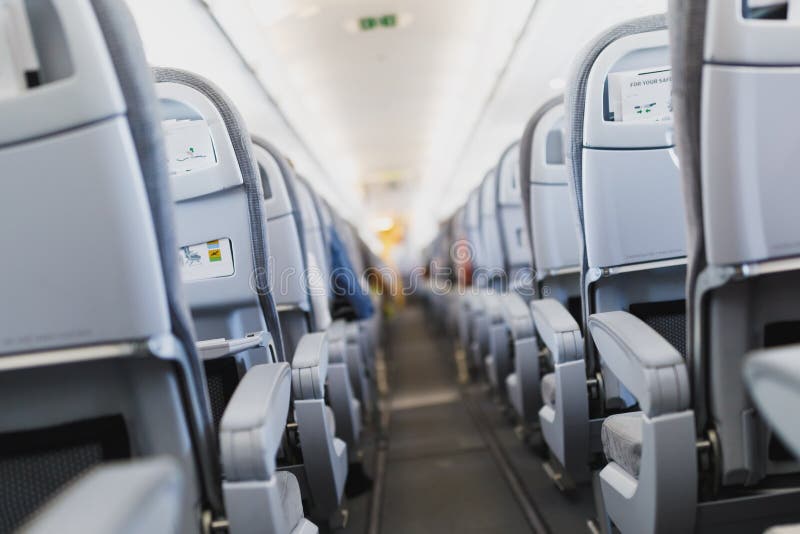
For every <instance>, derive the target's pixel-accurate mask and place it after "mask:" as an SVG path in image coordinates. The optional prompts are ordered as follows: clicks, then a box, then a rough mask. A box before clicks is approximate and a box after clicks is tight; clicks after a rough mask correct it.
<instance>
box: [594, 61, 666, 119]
mask: <svg viewBox="0 0 800 534" xmlns="http://www.w3.org/2000/svg"><path fill="white" fill-rule="evenodd" d="M608 105H609V111H611V112H612V113H613V116H614V122H619V121H623V122H632V121H653V122H658V121H664V120H669V119H671V118H672V70H671V69H670V67H657V68H652V69H647V70H645V71H622V72H612V73H610V74H609V75H608Z"/></svg>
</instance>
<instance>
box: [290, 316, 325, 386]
mask: <svg viewBox="0 0 800 534" xmlns="http://www.w3.org/2000/svg"><path fill="white" fill-rule="evenodd" d="M327 336H328V335H327V334H326V333H325V332H317V333H314V334H306V335H305V336H303V337H302V338H301V339H300V343H298V345H297V351H296V352H295V354H294V359H293V360H292V388H293V392H294V396H295V398H296V399H322V398H324V396H325V379H326V376H327V374H328V337H327Z"/></svg>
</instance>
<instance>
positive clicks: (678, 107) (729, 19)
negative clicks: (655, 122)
mask: <svg viewBox="0 0 800 534" xmlns="http://www.w3.org/2000/svg"><path fill="white" fill-rule="evenodd" d="M751 4H753V2H744V3H739V2H737V3H733V2H724V1H710V0H709V1H700V2H683V1H681V2H672V4H671V5H670V12H671V17H672V19H671V21H670V22H671V23H672V24H674V25H675V27H676V29H678V30H677V31H675V32H673V33H672V41H671V44H672V46H673V52H672V55H673V65H674V66H675V73H676V76H675V88H674V94H675V97H674V99H675V111H676V126H677V129H676V132H677V134H678V135H677V148H678V152H679V155H680V160H681V172H682V176H683V181H684V190H685V193H686V204H687V212H688V213H687V216H688V221H689V234H688V235H689V255H688V256H689V262H688V263H689V271H688V280H687V286H688V298H689V299H690V303H691V307H690V318H691V323H690V324H691V327H692V328H691V331H690V335H691V343H690V349H691V353H690V364H691V367H690V370H691V372H692V385H693V388H694V391H693V404H694V409H695V414H696V421H697V424H698V432H700V433H713V434H714V435H715V437H716V438H717V440H715V441H716V442H718V443H719V452H720V454H719V456H718V458H719V460H718V461H719V466H718V469H717V471H718V473H719V479H718V480H717V482H718V483H721V484H722V485H723V486H725V485H738V484H754V483H756V482H758V481H760V480H761V479H763V478H764V477H765V476H766V475H768V474H772V473H781V472H786V471H789V470H791V471H796V469H797V465H796V464H795V463H793V462H791V461H789V456H788V455H787V454H786V452H785V450H784V449H783V447H782V446H781V445H780V443H779V442H778V440H777V439H776V438H775V437H774V436H773V435H772V434H771V432H770V431H769V429H767V428H766V425H765V424H764V423H763V421H762V419H761V418H760V416H759V415H758V414H757V413H756V411H755V409H754V406H753V404H752V402H751V401H750V399H749V397H748V395H747V392H746V388H745V385H744V383H743V381H742V376H741V366H742V363H743V359H744V356H745V353H747V352H748V351H750V350H753V349H756V348H759V347H772V346H776V345H783V344H788V343H791V342H798V341H800V335H799V333H800V309H798V306H797V304H796V303H797V299H798V297H800V271H799V270H798V269H800V264H799V263H798V261H797V258H798V256H799V255H800V240H798V238H797V235H796V234H797V232H796V228H797V227H798V223H800V213H798V210H797V207H796V205H795V204H796V202H795V199H796V198H798V195H800V186H799V185H798V183H797V179H796V176H795V174H796V173H795V171H794V168H795V165H794V164H793V161H792V158H793V155H794V154H795V153H796V152H797V146H798V141H800V134H798V132H797V128H796V124H797V121H798V119H800V113H798V111H797V110H796V109H794V108H793V107H792V106H786V105H784V102H786V99H788V98H792V97H793V95H795V94H796V93H797V91H798V89H800V71H798V68H797V65H798V64H800V52H799V51H800V48H799V47H798V45H800V27H798V26H797V24H796V23H795V22H793V21H792V20H787V12H786V4H785V3H784V5H783V6H778V8H777V9H774V6H773V9H766V10H756V9H752V8H751ZM790 4H791V3H790ZM791 9H792V6H791V5H790V7H789V12H790V13H789V15H790V16H791ZM765 18H766V19H765Z"/></svg>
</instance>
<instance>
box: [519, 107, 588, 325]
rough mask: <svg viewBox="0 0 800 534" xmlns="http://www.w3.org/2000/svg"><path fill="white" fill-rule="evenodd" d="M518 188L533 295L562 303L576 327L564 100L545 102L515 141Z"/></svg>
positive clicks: (574, 236) (575, 246)
mask: <svg viewBox="0 0 800 534" xmlns="http://www.w3.org/2000/svg"><path fill="white" fill-rule="evenodd" d="M520 143H521V147H520V175H521V177H520V183H521V194H522V200H523V206H524V208H525V221H526V223H527V227H528V236H529V239H530V249H531V250H532V251H533V264H534V267H535V270H536V296H537V297H539V298H541V297H547V298H554V299H556V300H558V301H559V302H561V304H563V305H564V306H565V307H566V308H567V309H569V310H570V311H571V312H572V313H573V314H574V315H575V319H576V320H577V321H578V322H579V323H580V321H581V318H580V316H581V313H580V274H579V273H580V267H579V265H580V243H579V242H578V232H577V230H576V227H575V220H574V218H573V217H571V211H570V210H571V209H572V208H571V200H570V193H569V182H568V178H567V166H566V161H565V155H564V104H563V97H555V98H553V99H551V100H549V101H548V102H546V103H545V104H544V105H543V106H542V107H541V108H539V110H537V111H536V113H534V114H533V116H532V117H531V118H530V120H529V121H528V124H527V125H526V127H525V132H524V134H523V136H522V140H521V141H520Z"/></svg>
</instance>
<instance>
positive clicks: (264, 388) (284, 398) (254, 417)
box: [219, 362, 292, 481]
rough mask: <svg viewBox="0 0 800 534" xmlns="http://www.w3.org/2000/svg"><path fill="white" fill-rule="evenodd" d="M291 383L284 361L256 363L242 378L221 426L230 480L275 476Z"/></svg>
mask: <svg viewBox="0 0 800 534" xmlns="http://www.w3.org/2000/svg"><path fill="white" fill-rule="evenodd" d="M291 385H292V382H291V375H290V368H289V364H287V363H285V362H281V363H274V364H262V365H255V366H253V367H252V368H251V369H250V370H248V371H247V373H246V374H245V375H244V376H243V377H242V380H241V381H240V382H239V384H238V387H237V388H236V391H235V392H234V393H233V396H232V397H231V400H230V401H229V402H228V406H227V408H226V409H225V414H224V415H223V417H222V421H221V423H220V429H219V434H220V436H219V439H220V448H221V450H222V464H223V466H224V467H225V479H226V480H227V481H240V480H267V479H269V478H270V477H271V476H272V475H273V473H274V472H275V456H276V455H277V453H278V448H279V446H280V443H281V440H282V439H283V431H284V427H285V426H286V415H287V413H288V412H289V398H290V394H291Z"/></svg>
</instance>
